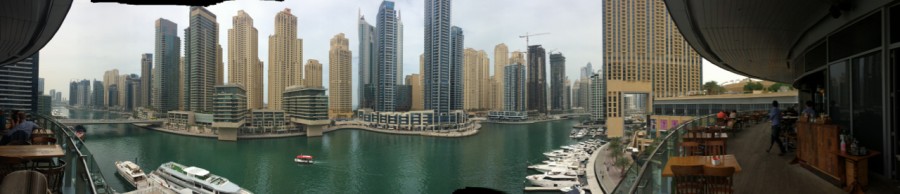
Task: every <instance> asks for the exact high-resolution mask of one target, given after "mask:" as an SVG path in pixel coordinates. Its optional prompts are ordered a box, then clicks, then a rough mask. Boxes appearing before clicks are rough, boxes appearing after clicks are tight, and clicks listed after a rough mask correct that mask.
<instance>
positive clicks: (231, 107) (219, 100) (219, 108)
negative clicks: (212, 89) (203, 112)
mask: <svg viewBox="0 0 900 194" xmlns="http://www.w3.org/2000/svg"><path fill="white" fill-rule="evenodd" d="M213 98H214V99H213V112H214V114H215V117H214V121H215V122H217V123H218V122H228V123H243V120H244V117H245V116H246V115H247V90H245V89H244V86H241V85H238V84H227V85H221V86H216V94H215V95H214V97H213Z"/></svg>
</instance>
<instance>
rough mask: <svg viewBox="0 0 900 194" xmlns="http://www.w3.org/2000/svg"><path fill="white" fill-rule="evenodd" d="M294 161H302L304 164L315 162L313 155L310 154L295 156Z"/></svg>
mask: <svg viewBox="0 0 900 194" xmlns="http://www.w3.org/2000/svg"><path fill="white" fill-rule="evenodd" d="M294 162H296V163H302V164H312V163H314V161H313V157H312V156H310V155H297V157H295V158H294Z"/></svg>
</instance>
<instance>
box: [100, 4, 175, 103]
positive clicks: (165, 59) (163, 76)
mask: <svg viewBox="0 0 900 194" xmlns="http://www.w3.org/2000/svg"><path fill="white" fill-rule="evenodd" d="M177 29H178V25H177V24H175V23H173V22H171V21H169V20H166V19H162V18H160V19H158V20H156V35H155V39H156V40H155V43H154V47H155V49H154V50H155V51H154V52H155V53H154V55H153V57H154V59H153V63H154V64H153V72H152V73H151V74H150V76H151V78H150V82H152V83H151V85H152V86H150V90H151V96H150V102H151V105H152V106H153V108H154V109H156V111H157V112H159V113H165V112H167V111H170V110H176V109H178V96H179V93H181V91H180V90H178V88H179V86H178V81H179V79H180V77H181V74H180V73H179V72H181V71H180V68H181V67H180V66H181V63H180V61H181V38H178V32H177ZM103 84H108V83H107V82H106V80H103ZM104 88H106V87H104ZM106 95H108V92H106V91H104V93H103V96H104V99H106V97H105V96H106Z"/></svg>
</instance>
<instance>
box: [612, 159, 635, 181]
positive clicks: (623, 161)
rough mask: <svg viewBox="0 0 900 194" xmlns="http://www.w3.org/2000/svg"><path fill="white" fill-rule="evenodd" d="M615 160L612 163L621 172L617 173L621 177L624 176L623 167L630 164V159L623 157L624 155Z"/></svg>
mask: <svg viewBox="0 0 900 194" xmlns="http://www.w3.org/2000/svg"><path fill="white" fill-rule="evenodd" d="M615 161H616V162H615V163H613V165H614V166H616V167H618V168H619V171H620V172H622V173H619V174H620V175H621V176H622V177H624V176H625V172H624V171H625V167H628V165H629V164H631V160H628V158H625V157H621V158H618V159H616V160H615Z"/></svg>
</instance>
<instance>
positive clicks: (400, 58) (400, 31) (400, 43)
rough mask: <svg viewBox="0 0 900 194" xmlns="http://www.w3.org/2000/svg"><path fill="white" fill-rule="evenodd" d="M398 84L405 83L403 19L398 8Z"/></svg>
mask: <svg viewBox="0 0 900 194" xmlns="http://www.w3.org/2000/svg"><path fill="white" fill-rule="evenodd" d="M395 48H396V50H397V55H396V56H397V60H396V63H397V73H396V74H394V75H397V79H396V80H397V85H403V79H405V78H404V77H403V20H402V19H401V17H400V10H397V46H396V47H395Z"/></svg>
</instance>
